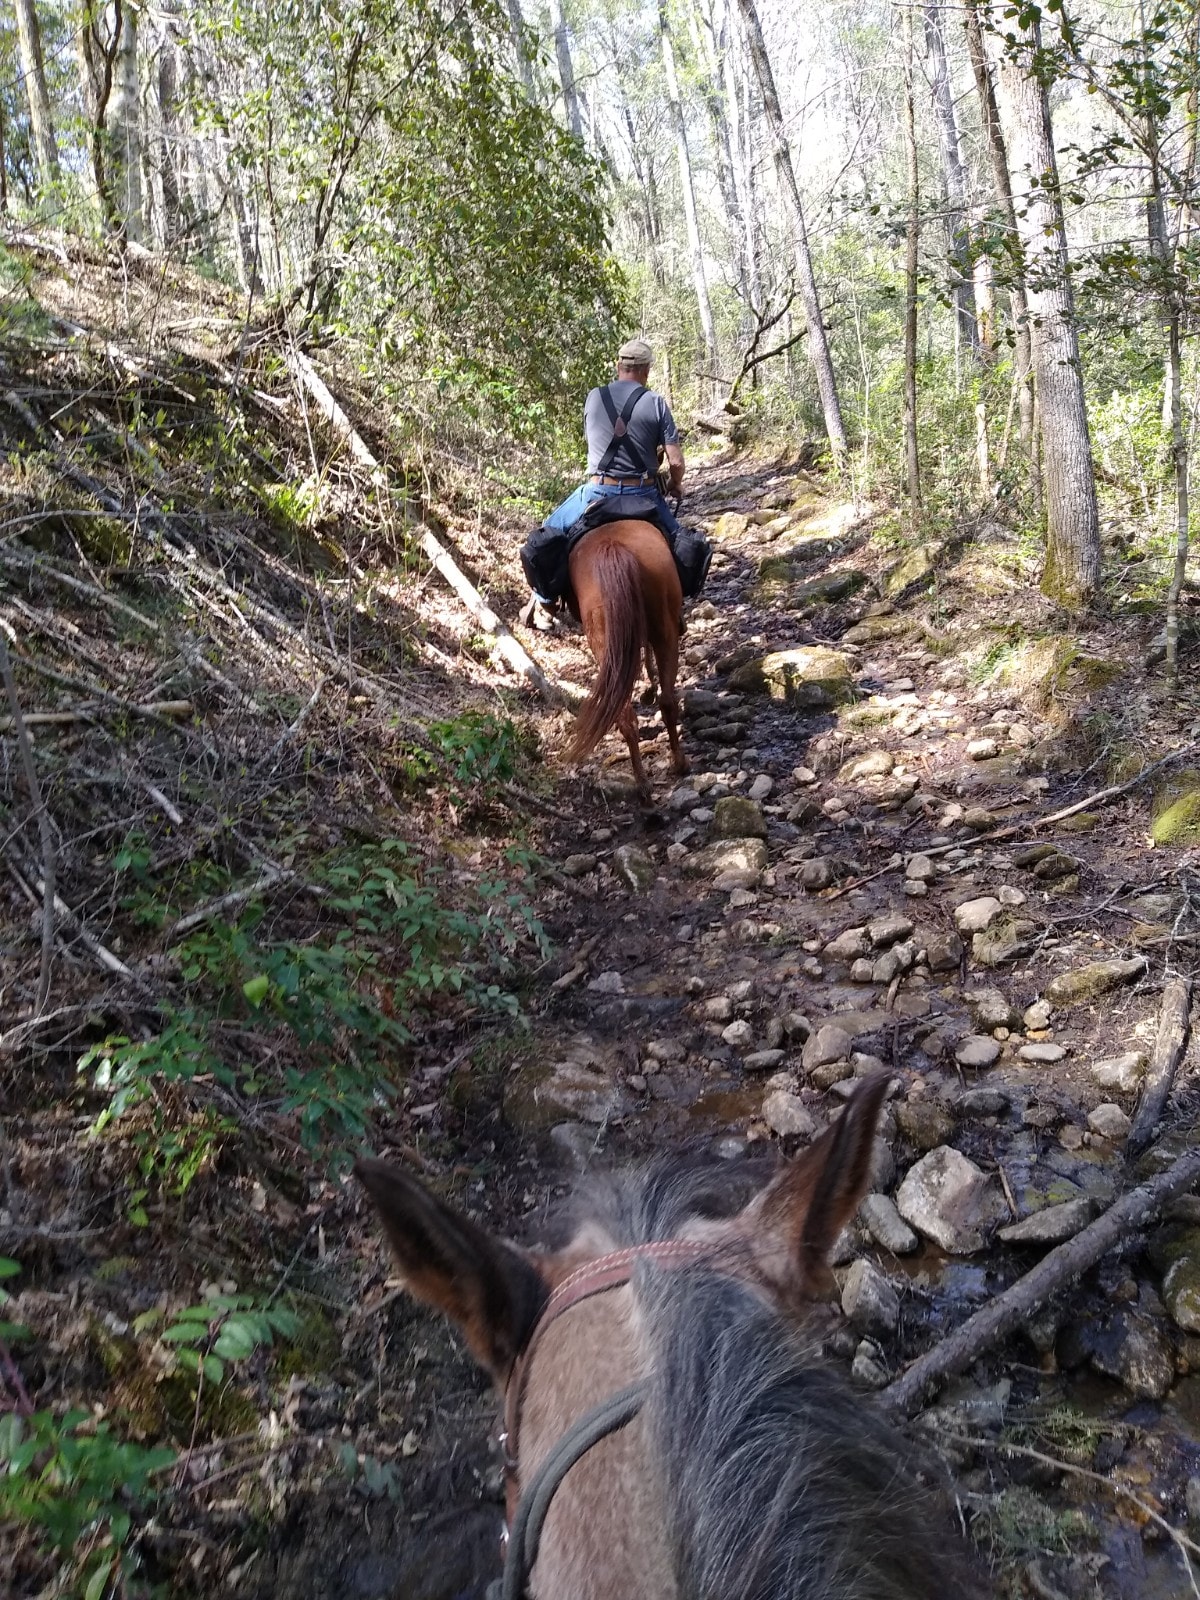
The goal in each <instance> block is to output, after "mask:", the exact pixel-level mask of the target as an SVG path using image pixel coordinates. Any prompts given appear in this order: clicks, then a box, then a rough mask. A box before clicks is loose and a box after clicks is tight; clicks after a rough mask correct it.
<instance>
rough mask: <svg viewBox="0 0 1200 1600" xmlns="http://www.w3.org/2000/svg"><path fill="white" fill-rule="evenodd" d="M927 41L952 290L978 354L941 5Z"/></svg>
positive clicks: (930, 15) (931, 18)
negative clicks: (948, 243)
mask: <svg viewBox="0 0 1200 1600" xmlns="http://www.w3.org/2000/svg"><path fill="white" fill-rule="evenodd" d="M925 42H926V45H927V47H928V49H929V61H930V66H931V67H932V74H931V84H930V87H931V90H932V93H933V110H934V118H935V121H936V122H937V129H938V142H939V144H940V145H941V151H942V173H943V176H944V178H945V182H946V227H947V230H948V232H949V234H950V261H951V265H952V269H953V282H952V285H951V291H952V293H953V295H954V311H955V316H956V318H957V321H958V332H959V337H960V338H961V339H962V341H963V343H964V344H965V345H966V346H967V347H968V348H969V349H970V350H972V351H974V352H975V354H976V355H978V353H979V330H978V328H977V327H976V323H975V293H974V284H973V282H972V274H971V233H970V229H969V228H968V226H967V183H966V176H965V174H964V172H963V162H962V147H961V145H960V143H959V138H958V122H957V120H956V118H955V115H954V95H953V93H952V91H951V88H950V69H949V67H948V66H947V64H946V41H945V39H944V38H943V37H942V14H941V10H940V8H939V6H937V5H929V6H927V7H926V9H925Z"/></svg>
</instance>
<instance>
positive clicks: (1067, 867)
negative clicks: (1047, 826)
mask: <svg viewBox="0 0 1200 1600" xmlns="http://www.w3.org/2000/svg"><path fill="white" fill-rule="evenodd" d="M1078 869H1079V863H1078V861H1076V860H1075V859H1074V858H1073V857H1071V856H1067V855H1063V854H1061V852H1059V851H1058V850H1056V851H1055V852H1054V854H1053V855H1049V856H1043V857H1042V859H1041V860H1040V861H1038V862H1036V863H1035V865H1034V868H1033V875H1034V877H1035V878H1038V879H1040V880H1041V882H1043V883H1053V882H1054V880H1055V879H1056V878H1067V877H1070V875H1071V874H1072V873H1073V872H1077V871H1078Z"/></svg>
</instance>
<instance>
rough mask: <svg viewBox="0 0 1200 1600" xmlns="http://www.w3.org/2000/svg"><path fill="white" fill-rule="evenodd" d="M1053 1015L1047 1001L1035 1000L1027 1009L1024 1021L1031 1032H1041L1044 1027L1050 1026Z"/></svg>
mask: <svg viewBox="0 0 1200 1600" xmlns="http://www.w3.org/2000/svg"><path fill="white" fill-rule="evenodd" d="M1052 1015H1053V1012H1052V1010H1051V1007H1050V1005H1049V1004H1048V1002H1047V1001H1045V1000H1035V1001H1034V1003H1033V1004H1032V1005H1031V1006H1029V1007H1028V1008H1027V1010H1026V1011H1025V1014H1024V1016H1023V1018H1022V1021H1023V1022H1024V1024H1025V1027H1026V1028H1027V1029H1028V1031H1029V1032H1030V1033H1041V1032H1042V1030H1043V1029H1044V1028H1048V1027H1049V1026H1050V1018H1051V1016H1052Z"/></svg>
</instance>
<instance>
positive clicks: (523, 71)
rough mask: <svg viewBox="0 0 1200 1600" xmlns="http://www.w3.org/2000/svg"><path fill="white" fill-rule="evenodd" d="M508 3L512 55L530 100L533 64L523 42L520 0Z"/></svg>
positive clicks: (523, 27)
mask: <svg viewBox="0 0 1200 1600" xmlns="http://www.w3.org/2000/svg"><path fill="white" fill-rule="evenodd" d="M507 3H508V34H509V38H510V39H511V40H512V47H513V55H514V56H515V57H516V60H517V72H518V74H519V75H520V78H521V82H522V83H523V84H524V85H525V93H526V94H527V95H528V97H529V98H530V99H531V100H532V99H533V95H534V89H533V66H532V64H531V63H530V60H529V49H528V46H527V45H526V43H525V19H524V17H523V16H522V15H521V0H507Z"/></svg>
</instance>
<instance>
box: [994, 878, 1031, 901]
mask: <svg viewBox="0 0 1200 1600" xmlns="http://www.w3.org/2000/svg"><path fill="white" fill-rule="evenodd" d="M997 898H998V900H999V901H1000V904H1001V905H1002V906H1023V905H1024V904H1025V899H1026V896H1025V892H1024V890H1023V889H1014V888H1013V886H1012V884H1010V883H1006V884H1003V885H1002V886H1001V887H1000V889H998V890H997Z"/></svg>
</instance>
